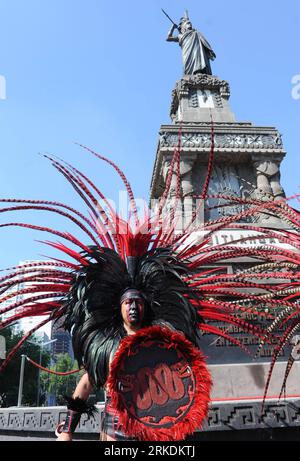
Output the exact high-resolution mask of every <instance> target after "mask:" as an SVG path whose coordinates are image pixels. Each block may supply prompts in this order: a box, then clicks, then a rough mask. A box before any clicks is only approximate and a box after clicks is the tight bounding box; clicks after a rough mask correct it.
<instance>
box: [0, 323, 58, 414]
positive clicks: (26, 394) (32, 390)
mask: <svg viewBox="0 0 300 461" xmlns="http://www.w3.org/2000/svg"><path fill="white" fill-rule="evenodd" d="M1 336H4V338H5V340H6V351H7V354H8V353H9V352H10V351H11V350H12V349H13V347H14V346H15V345H16V344H17V343H18V342H19V341H20V340H21V338H22V337H23V336H24V333H23V332H21V333H18V334H15V333H14V331H13V329H12V328H5V329H3V330H2V331H1ZM30 341H33V342H35V343H38V342H39V340H38V338H36V337H35V336H33V337H32V338H30ZM22 354H24V355H26V356H28V357H29V358H31V359H32V360H33V361H34V362H37V363H39V360H40V347H39V346H38V345H35V344H32V343H29V342H27V341H25V343H24V344H23V345H22V346H21V348H20V349H19V350H18V351H17V353H16V355H15V356H14V357H13V358H12V359H11V361H10V362H9V363H8V365H7V367H6V368H5V370H4V372H3V373H1V379H0V407H11V406H15V405H17V402H18V392H19V380H20V369H21V355H22ZM49 361H50V355H49V353H48V352H47V351H45V350H43V351H42V360H41V363H42V365H43V366H44V367H47V366H48V364H49ZM37 385H38V368H36V367H35V366H33V365H32V364H31V363H29V362H26V363H25V369H24V385H23V398H22V405H24V406H35V405H36V402H37ZM40 403H43V402H42V400H41V401H40Z"/></svg>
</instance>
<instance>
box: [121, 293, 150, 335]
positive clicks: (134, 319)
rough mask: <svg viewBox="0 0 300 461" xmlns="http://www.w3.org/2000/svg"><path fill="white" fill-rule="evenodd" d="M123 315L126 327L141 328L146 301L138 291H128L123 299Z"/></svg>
mask: <svg viewBox="0 0 300 461" xmlns="http://www.w3.org/2000/svg"><path fill="white" fill-rule="evenodd" d="M121 314H122V318H123V321H124V325H125V326H127V327H129V328H132V327H133V328H139V327H140V326H141V325H142V323H143V318H144V300H143V299H142V297H141V295H140V293H139V292H138V291H137V290H127V291H126V292H125V293H124V294H123V296H122V297H121Z"/></svg>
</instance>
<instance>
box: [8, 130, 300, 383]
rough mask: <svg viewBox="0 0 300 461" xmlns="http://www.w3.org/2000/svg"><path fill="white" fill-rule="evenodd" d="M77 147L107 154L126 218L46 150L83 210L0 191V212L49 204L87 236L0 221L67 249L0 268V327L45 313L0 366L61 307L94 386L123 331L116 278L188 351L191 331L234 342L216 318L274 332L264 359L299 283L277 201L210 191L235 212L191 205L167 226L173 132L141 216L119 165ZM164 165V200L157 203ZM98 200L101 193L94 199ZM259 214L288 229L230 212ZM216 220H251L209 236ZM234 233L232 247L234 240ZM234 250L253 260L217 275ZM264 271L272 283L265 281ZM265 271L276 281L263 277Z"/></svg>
mask: <svg viewBox="0 0 300 461" xmlns="http://www.w3.org/2000/svg"><path fill="white" fill-rule="evenodd" d="M213 140H214V134H213V132H212V148H211V154H210V158H209V165H208V174H207V179H206V181H205V184H204V187H203V191H202V194H201V196H200V199H201V200H200V201H201V206H202V203H203V201H204V200H205V199H206V198H207V196H208V195H207V191H208V186H209V179H210V175H211V171H212V162H213V151H214V141H213ZM82 147H84V146H82ZM84 149H85V151H88V152H89V153H91V154H93V155H95V156H96V157H97V158H99V159H100V160H102V161H104V162H107V163H109V164H110V165H111V166H112V167H113V168H114V169H115V170H116V171H117V172H118V174H119V175H120V177H121V178H122V180H123V182H124V184H125V187H126V190H127V192H128V196H129V201H130V208H131V210H130V216H129V218H128V220H123V219H121V217H120V216H119V215H118V214H117V213H116V211H115V210H114V209H113V208H112V206H111V205H110V203H109V201H107V200H106V198H105V196H104V195H103V193H102V192H101V190H100V189H99V188H98V187H97V186H96V185H95V184H94V183H93V182H92V181H91V180H90V179H89V178H88V177H87V176H86V175H85V174H83V173H82V172H81V171H79V170H78V169H76V168H75V167H73V166H71V165H70V164H67V163H65V162H63V161H61V160H58V159H56V158H54V157H51V156H46V157H47V158H48V159H49V160H50V161H51V163H52V165H53V166H54V167H55V168H56V169H57V170H58V171H59V172H60V173H61V174H62V175H63V176H64V177H65V178H66V180H67V181H68V182H69V183H70V184H71V186H72V187H73V189H74V190H75V191H76V192H77V193H78V194H79V196H80V197H81V198H82V200H83V201H84V202H85V204H86V206H87V209H88V214H87V215H85V214H82V213H81V212H79V211H77V210H75V209H74V208H72V207H71V206H68V205H65V204H63V203H60V202H51V201H42V200H39V201H37V200H17V199H2V200H1V203H6V204H9V206H6V207H4V208H2V209H0V213H10V212H13V211H25V210H37V211H46V212H50V213H55V214H59V215H61V216H63V217H64V218H66V219H67V221H70V222H72V223H75V224H76V226H77V227H78V228H79V229H80V230H82V231H83V232H84V233H85V235H86V238H87V240H86V241H85V242H82V241H80V240H78V239H77V238H76V237H75V236H74V235H72V234H70V233H69V232H62V231H58V230H55V229H52V228H50V227H45V226H37V225H32V224H28V223H23V222H22V223H21V222H8V223H5V224H1V225H0V227H8V226H17V227H23V228H30V229H35V230H37V231H40V232H46V233H48V234H50V235H55V236H56V237H59V238H60V240H61V241H60V242H53V241H51V242H50V241H47V242H45V243H46V244H47V245H50V246H51V247H54V248H56V249H57V250H58V251H59V252H61V253H63V254H64V255H65V257H66V256H67V257H68V258H67V259H65V258H63V259H60V258H57V259H52V260H51V261H40V262H33V263H28V264H25V265H22V266H17V267H13V268H11V270H10V272H9V273H8V274H6V275H4V276H2V277H1V278H0V316H1V315H2V314H4V313H7V312H9V311H10V312H12V315H11V316H10V317H9V318H7V319H6V320H2V321H1V323H0V326H1V327H2V328H5V327H6V326H8V325H11V324H12V323H13V322H15V321H17V320H19V319H21V318H25V317H29V316H41V315H43V316H45V320H43V322H41V323H40V324H39V325H38V326H37V327H35V328H34V329H33V330H31V331H30V332H28V333H27V334H26V335H25V336H24V337H23V339H22V340H21V341H20V342H19V343H18V344H17V345H16V346H15V347H14V349H13V350H12V351H10V353H9V354H8V356H7V359H6V360H5V361H4V363H3V364H2V367H1V370H2V371H3V370H4V369H5V367H6V365H7V363H8V362H9V360H10V359H11V358H12V357H13V355H14V354H15V353H16V351H17V350H18V349H19V348H20V347H21V345H22V344H23V343H24V341H25V340H26V339H27V338H28V337H29V336H30V335H32V334H33V333H34V332H35V331H36V330H37V329H38V328H39V327H41V326H42V325H45V324H46V323H47V322H51V321H53V320H56V319H59V318H61V317H64V318H65V327H66V328H67V329H68V330H69V331H70V332H71V334H72V338H73V347H74V353H75V357H76V359H77V360H78V362H79V364H81V365H83V366H84V367H85V368H86V370H87V371H88V373H89V376H90V378H91V380H92V381H93V382H94V383H96V384H100V385H102V384H104V382H105V381H106V378H107V372H108V363H109V358H110V356H111V355H112V354H113V353H114V351H116V349H117V347H118V345H119V343H120V341H121V339H122V338H123V337H124V336H125V331H124V328H123V325H122V319H121V315H120V298H121V296H122V294H123V293H124V291H125V290H127V289H128V288H135V289H137V290H139V292H140V293H141V296H142V297H143V299H144V301H145V306H146V316H145V320H144V323H145V325H155V324H162V325H163V324H166V325H170V326H171V327H172V328H174V329H175V330H179V331H181V332H183V333H184V334H185V336H186V337H187V338H188V339H189V340H190V341H191V342H192V343H193V344H194V345H196V346H197V347H199V348H200V349H201V333H211V334H215V335H217V336H220V337H223V338H226V339H228V340H230V341H232V342H233V343H234V344H236V345H238V346H239V347H241V348H242V349H244V350H245V349H246V348H245V346H243V344H242V343H241V342H240V341H239V339H238V338H237V337H236V336H232V335H231V334H230V333H229V332H226V330H224V329H221V328H219V327H218V326H216V322H222V323H225V324H226V323H227V324H228V325H235V326H237V327H238V328H239V329H242V330H243V331H246V332H248V333H250V334H253V335H254V336H256V337H258V338H259V339H260V341H261V344H262V345H263V344H264V343H265V342H270V343H274V342H275V343H276V344H277V346H276V347H275V349H274V362H275V361H276V359H277V357H278V354H279V353H280V350H281V349H282V347H284V346H285V345H286V344H287V342H288V341H289V340H290V338H291V336H293V335H294V334H295V332H296V331H297V329H298V328H299V324H300V321H299V304H298V301H297V299H298V297H299V283H298V282H297V281H296V280H299V259H300V256H299V248H300V238H299V224H300V219H299V213H298V212H297V211H296V210H294V209H292V208H291V207H289V206H288V205H287V203H286V201H284V200H283V201H278V202H261V201H258V200H244V199H240V198H236V197H230V196H228V197H224V196H222V197H221V198H222V201H223V202H222V205H221V206H222V207H225V206H231V205H232V204H243V210H242V211H241V213H240V214H237V215H235V216H226V217H224V218H221V219H219V220H216V221H213V222H208V223H205V224H201V225H200V224H197V220H196V218H197V214H198V211H199V210H198V209H196V210H195V211H194V214H193V216H192V218H191V220H190V222H189V223H188V224H187V225H186V226H185V227H184V229H183V230H182V232H181V233H178V232H177V231H176V215H175V212H174V210H175V209H176V204H177V203H178V202H179V201H180V194H181V185H180V136H179V145H178V148H177V149H176V150H175V152H174V155H173V159H172V162H171V165H170V169H169V171H168V175H167V179H166V184H165V190H164V192H163V194H162V196H161V198H160V200H159V204H158V206H157V209H156V210H155V211H152V210H146V211H145V212H144V216H143V217H141V216H140V213H138V211H137V206H136V202H135V199H134V195H133V192H132V189H131V186H130V184H129V182H128V180H127V179H126V177H125V175H124V173H123V172H122V171H121V170H120V169H119V168H118V167H117V166H116V165H115V164H114V163H113V162H112V161H111V160H108V159H107V158H105V157H103V156H100V155H99V154H97V153H95V152H93V151H92V150H90V149H88V148H86V147H84ZM174 174H175V175H176V196H175V198H174V203H173V205H174V206H173V207H172V208H171V211H169V212H168V213H166V205H167V203H168V198H169V192H170V186H171V182H172V178H173V175H174ZM214 198H220V196H218V197H217V196H214ZM101 202H104V203H105V205H106V209H104V208H103V207H102V206H101ZM260 213H265V214H266V213H269V214H273V215H276V216H277V217H279V218H281V219H282V220H284V221H285V222H287V223H288V224H289V228H290V229H293V230H287V229H282V230H273V229H266V228H260V227H259V226H251V225H249V224H240V222H241V221H242V219H244V218H247V217H251V216H255V215H258V214H260ZM225 228H226V229H247V230H252V231H255V232H256V236H254V237H245V238H242V237H241V238H240V239H239V240H236V241H235V242H230V243H224V244H220V245H215V246H212V245H211V241H212V237H213V235H214V233H215V232H217V231H220V230H221V229H225ZM199 231H200V234H201V235H202V237H201V238H200V239H199V237H198V239H195V238H194V236H195V235H196V234H195V232H198V235H199ZM261 238H267V239H268V238H270V239H273V240H274V239H276V240H277V241H278V242H281V243H283V244H288V245H289V246H288V248H286V247H285V249H283V248H282V247H281V248H279V247H278V246H275V245H273V246H272V245H268V246H267V245H264V244H261V245H260V246H255V245H250V244H249V243H253V242H254V241H255V240H257V239H261ZM241 243H242V244H243V245H239V244H241ZM245 243H248V245H245ZM241 257H251V258H253V260H254V261H255V263H253V267H252V268H251V269H247V270H240V271H239V272H238V273H235V274H227V275H224V270H223V269H224V263H226V261H232V260H234V259H238V258H241ZM212 266H213V267H212ZM270 279H272V280H273V283H271V282H269V280H270ZM276 280H278V283H275V284H274V281H276ZM283 280H285V282H283ZM20 281H22V282H23V283H25V284H26V283H27V282H28V285H27V288H26V287H25V288H22V289H21V290H19V291H17V292H8V290H9V289H11V288H12V287H14V286H16V285H17V284H18V283H19V282H20ZM254 289H255V293H254ZM258 290H259V292H258ZM23 294H24V295H26V297H25V298H24V299H22V300H21V301H18V300H15V301H12V303H11V304H10V305H9V306H8V307H5V308H1V305H2V306H3V303H4V301H8V300H10V299H12V300H13V299H14V298H15V297H16V296H17V295H23ZM249 313H254V314H260V315H261V316H264V317H265V318H266V319H268V320H269V322H270V323H271V326H270V328H269V329H268V330H266V329H264V328H263V327H261V326H260V325H259V324H258V325H257V324H255V323H253V322H250V321H246V320H245V316H246V315H247V314H249ZM272 322H273V323H272ZM275 324H276V325H275ZM276 326H280V327H282V328H283V329H284V334H283V335H282V336H280V337H278V336H277V334H275V333H274V331H275V327H276ZM272 365H273V364H272ZM271 372H272V369H271V371H270V373H271Z"/></svg>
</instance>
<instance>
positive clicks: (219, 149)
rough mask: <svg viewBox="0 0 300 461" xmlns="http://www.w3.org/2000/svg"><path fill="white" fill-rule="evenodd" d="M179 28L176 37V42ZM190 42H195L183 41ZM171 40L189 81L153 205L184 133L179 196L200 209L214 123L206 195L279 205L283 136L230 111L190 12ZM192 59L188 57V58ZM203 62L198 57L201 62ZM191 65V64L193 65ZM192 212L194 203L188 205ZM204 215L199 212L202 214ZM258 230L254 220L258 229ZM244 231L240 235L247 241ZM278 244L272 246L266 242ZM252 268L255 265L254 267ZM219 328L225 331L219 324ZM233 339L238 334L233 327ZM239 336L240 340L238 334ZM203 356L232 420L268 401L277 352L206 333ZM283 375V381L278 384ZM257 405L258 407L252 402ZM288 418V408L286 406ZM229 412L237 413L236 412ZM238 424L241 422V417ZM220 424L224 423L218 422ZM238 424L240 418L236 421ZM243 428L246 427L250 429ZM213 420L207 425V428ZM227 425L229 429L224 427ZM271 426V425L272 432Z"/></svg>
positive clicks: (177, 93) (164, 144) (209, 208)
mask: <svg viewBox="0 0 300 461" xmlns="http://www.w3.org/2000/svg"><path fill="white" fill-rule="evenodd" d="M176 28H177V29H178V35H177V37H174V36H173V33H174V30H175V29H176ZM185 35H186V36H187V35H188V36H189V44H187V43H184V40H187V37H185ZM167 40H168V41H176V42H179V45H180V46H181V48H182V54H183V63H184V69H183V72H184V73H183V76H182V78H181V79H180V80H179V81H177V83H176V85H175V88H174V90H173V92H172V99H171V108H170V117H171V120H172V122H171V123H169V124H165V125H162V126H161V128H160V132H159V141H158V147H157V153H156V159H155V164H154V170H153V176H152V181H151V192H150V196H151V199H152V200H155V199H157V198H159V197H160V196H161V194H162V191H163V190H164V184H165V181H166V177H167V173H168V170H169V167H170V162H171V158H172V156H173V153H174V149H176V148H177V146H178V141H179V132H180V133H181V149H180V150H181V165H180V168H181V197H182V203H183V210H184V213H191V210H190V208H188V205H187V206H186V203H189V204H191V203H192V208H193V209H195V203H194V201H195V197H196V196H199V194H200V193H201V191H202V188H203V184H204V182H205V178H206V173H207V166H208V159H209V153H210V150H211V127H212V124H211V120H213V122H214V132H215V134H214V144H215V160H214V167H213V173H212V177H211V181H210V185H209V190H208V195H218V194H219V195H226V196H234V197H240V198H259V199H263V200H279V199H282V198H284V197H285V193H284V190H283V188H282V186H281V184H280V165H281V162H282V160H283V159H284V157H285V155H286V152H285V150H284V146H283V143H282V138H281V135H280V133H279V132H278V130H277V129H276V128H274V127H269V126H255V125H254V124H252V123H250V122H245V121H238V120H237V119H236V117H235V115H234V113H233V112H232V109H231V107H230V103H229V100H230V86H229V83H228V82H227V81H225V80H222V79H220V78H219V77H217V76H214V75H212V72H211V66H210V60H212V59H214V57H215V53H214V52H213V50H212V47H211V46H210V45H209V43H208V42H207V40H206V39H205V38H204V37H203V35H202V34H201V33H200V32H197V31H196V30H195V29H193V27H192V25H191V22H190V20H189V18H188V14H187V13H186V14H185V17H184V18H182V19H181V21H180V23H179V26H177V25H176V24H175V23H173V27H172V29H171V30H170V32H169V34H168V36H167ZM189 53H190V55H189ZM199 56H200V57H199ZM192 61H193V62H192ZM175 192H176V181H175V174H174V180H173V184H172V185H171V189H170V197H169V200H170V201H172V197H173V198H174V196H175ZM220 203H222V199H218V198H216V199H208V200H207V201H206V203H205V204H203V207H202V210H200V212H199V216H198V222H199V219H200V222H202V223H203V222H206V221H209V220H212V219H218V218H220V217H222V216H224V215H228V214H233V213H234V214H235V213H237V212H238V207H239V206H241V205H237V206H236V207H231V208H228V207H223V208H222V207H220V208H218V207H217V206H218V205H219V204H220ZM189 207H191V205H189ZM197 209H198V210H199V208H197ZM256 223H257V224H258V225H259V226H262V227H272V228H274V227H276V228H279V229H280V228H281V227H282V226H284V225H285V224H284V223H283V222H281V221H280V220H279V219H278V218H276V217H274V216H267V215H261V216H259V217H258V218H256ZM253 225H255V222H254V223H253ZM243 232H246V231H240V233H241V234H242V235H243V236H245V234H244V233H243ZM214 238H215V239H216V241H215V242H213V243H215V244H218V243H224V242H230V241H234V240H236V239H237V238H239V236H238V235H236V234H235V232H234V231H233V230H232V229H231V230H229V229H228V231H226V230H225V231H222V232H221V233H220V235H218V234H217V235H216V236H215V237H214ZM261 243H262V244H265V243H267V244H268V243H270V244H272V243H274V242H261ZM252 264H253V262H252ZM247 265H248V266H249V267H251V260H247V259H245V258H244V259H243V260H241V261H240V262H238V264H236V263H235V264H230V263H228V264H227V268H226V271H227V273H228V274H230V273H233V272H237V271H239V270H240V269H241V268H243V269H244V268H245V267H247ZM218 326H220V325H218ZM232 328H233V330H232V331H231V333H234V332H235V330H234V327H232ZM236 332H237V333H239V334H240V332H239V331H238V328H236ZM242 342H243V343H244V344H245V345H246V346H247V347H248V348H249V349H250V350H252V351H253V352H255V351H256V348H257V344H258V341H257V340H256V338H250V337H248V336H247V335H246V334H245V335H244V337H242ZM203 352H204V354H205V355H206V356H207V357H208V363H209V366H210V369H211V373H212V375H213V381H214V383H215V384H214V389H213V395H212V398H213V400H214V401H218V402H222V404H224V405H225V403H226V402H227V404H228V401H232V402H234V403H233V404H232V414H235V408H237V406H236V405H237V402H238V401H240V400H241V401H245V402H246V401H247V402H248V401H251V402H252V401H255V399H256V400H257V402H259V399H260V397H261V396H262V395H263V391H264V386H265V381H266V376H267V373H268V369H269V364H270V360H271V355H272V350H271V348H270V347H268V346H265V347H264V348H263V350H262V351H261V355H260V357H259V359H258V360H256V361H255V362H253V359H251V358H250V357H248V356H247V355H246V354H244V353H243V352H242V351H240V350H238V348H237V347H235V346H233V345H232V344H230V343H229V342H227V341H226V340H224V339H222V338H216V337H214V336H211V335H209V334H207V335H203ZM286 359H287V357H286V351H285V352H284V353H283V356H282V358H281V360H282V362H281V363H279V364H278V365H277V368H275V375H274V378H273V379H272V385H271V388H270V393H269V395H273V396H276V395H278V394H279V390H280V385H281V383H282V379H281V378H282V376H283V374H284V370H285V366H286ZM299 371H300V367H299V366H298V365H297V364H296V366H295V370H294V371H293V372H292V373H293V376H292V375H291V377H290V379H289V386H290V387H289V389H288V390H287V393H288V394H290V395H294V396H295V395H298V394H299V398H300V386H299V385H298V379H297V373H299ZM279 376H280V379H276V378H278V377H279ZM253 405H254V404H253ZM253 405H252V404H249V412H250V414H251V415H252V416H251V418H252V419H253V421H256V422H257V425H256V423H255V424H254V423H253V426H252V427H253V428H255V427H261V426H260V425H259V424H258V420H259V417H258V415H257V414H256V413H255V412H256V410H255V409H254V406H253ZM282 405H283V407H284V409H283V412H284V414H285V415H287V414H288V409H287V408H286V407H285V406H284V405H285V404H284V403H282ZM230 411H231V410H230ZM237 418H238V419H239V416H237ZM217 419H218V418H217ZM233 419H234V418H233ZM241 421H242V419H241V420H239V423H238V424H237V426H238V428H240V429H241V428H245V427H246V424H244V423H241ZM209 424H210V422H208V425H209ZM218 424H220V426H219V427H218V430H223V429H224V427H223V426H222V425H223V423H222V422H221V421H220V420H218V423H216V427H217V426H218ZM222 427H223V429H222ZM270 427H271V426H270Z"/></svg>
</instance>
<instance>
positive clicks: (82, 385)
mask: <svg viewBox="0 0 300 461" xmlns="http://www.w3.org/2000/svg"><path fill="white" fill-rule="evenodd" d="M92 390H93V385H92V384H91V382H90V380H89V375H88V374H87V373H85V374H84V375H83V376H82V378H81V379H80V381H79V383H78V384H77V386H76V389H75V391H74V393H73V396H72V397H73V399H76V397H79V398H80V399H82V400H84V401H86V400H87V399H88V398H89V395H90V393H91V392H92ZM57 441H58V442H71V441H72V434H71V433H67V432H61V433H60V434H59V436H58V438H57Z"/></svg>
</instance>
